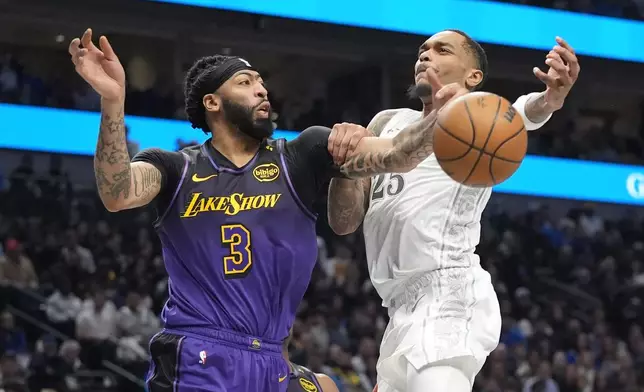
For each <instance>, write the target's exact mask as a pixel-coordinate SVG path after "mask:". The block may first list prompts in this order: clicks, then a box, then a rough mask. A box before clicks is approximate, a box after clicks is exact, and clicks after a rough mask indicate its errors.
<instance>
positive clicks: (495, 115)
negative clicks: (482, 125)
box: [463, 98, 501, 184]
mask: <svg viewBox="0 0 644 392" xmlns="http://www.w3.org/2000/svg"><path fill="white" fill-rule="evenodd" d="M463 103H464V104H465V110H466V111H467V115H468V117H469V118H470V122H471V123H472V130H473V131H474V134H475V135H476V130H475V129H474V119H473V118H472V112H471V111H470V105H468V104H467V101H463ZM500 111H501V98H499V102H498V104H497V106H496V113H494V121H492V127H491V128H490V132H488V134H487V138H485V143H483V147H481V150H479V156H478V157H477V158H476V161H475V162H474V165H472V169H471V170H470V174H468V175H467V177H465V180H463V182H467V180H469V179H470V177H472V174H474V170H475V169H476V165H478V164H479V162H480V161H481V157H482V156H483V151H485V147H486V146H487V144H488V143H489V141H490V138H491V137H492V133H493V132H494V128H495V127H496V120H497V119H498V118H499V112H500ZM492 182H493V183H494V184H496V179H495V178H494V176H492Z"/></svg>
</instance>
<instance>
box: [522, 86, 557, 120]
mask: <svg viewBox="0 0 644 392" xmlns="http://www.w3.org/2000/svg"><path fill="white" fill-rule="evenodd" d="M524 110H525V116H526V117H527V118H528V120H530V121H532V122H534V123H541V122H544V121H546V119H547V118H548V116H549V115H550V114H552V108H550V107H548V105H547V104H546V95H545V94H544V93H541V94H539V95H537V96H535V97H532V98H530V99H529V100H528V102H526V103H525V109H524Z"/></svg>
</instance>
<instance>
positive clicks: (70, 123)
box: [0, 0, 644, 392]
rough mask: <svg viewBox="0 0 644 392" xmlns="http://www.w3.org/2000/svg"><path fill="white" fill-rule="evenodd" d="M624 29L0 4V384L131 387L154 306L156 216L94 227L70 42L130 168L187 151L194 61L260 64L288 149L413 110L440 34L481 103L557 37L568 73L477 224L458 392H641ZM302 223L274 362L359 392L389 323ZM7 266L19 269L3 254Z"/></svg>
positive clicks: (635, 157)
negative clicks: (470, 66) (479, 343)
mask: <svg viewBox="0 0 644 392" xmlns="http://www.w3.org/2000/svg"><path fill="white" fill-rule="evenodd" d="M170 3H172V4H170ZM190 3H192V5H191V4H190ZM511 3H517V4H511ZM566 10H567V11H566ZM597 15H599V16H597ZM643 15H644V1H642V0H620V1H609V0H604V1H594V0H567V1H566V0H554V1H549V0H532V1H530V0H524V1H516V2H487V1H476V0H432V1H420V0H396V1H393V0H371V1H367V0H353V1H344V2H341V1H338V0H327V1H322V0H290V1H259V0H244V1H242V0H173V1H169V2H159V1H151V0H150V1H144V0H139V1H135V0H113V1H103V0H95V1H91V2H81V1H72V0H57V1H56V2H52V1H46V0H40V1H36V0H22V1H18V0H0V148H1V150H0V185H1V186H0V244H1V246H2V248H0V249H2V252H0V308H1V309H2V310H1V312H2V314H1V316H0V324H1V325H0V356H1V359H0V385H1V386H2V388H3V389H4V390H5V391H12V392H18V391H41V390H46V389H47V390H55V391H102V390H105V391H107V390H114V391H117V390H118V391H139V390H143V388H144V384H143V381H142V380H143V377H144V375H145V371H146V369H147V363H146V361H147V340H148V338H149V337H150V336H151V335H152V334H154V333H155V332H156V331H158V329H159V319H158V314H159V311H160V307H161V306H162V304H163V302H164V300H165V298H166V275H165V271H164V267H163V264H162V260H161V259H160V256H159V255H160V252H159V244H158V241H157V238H156V235H155V233H154V231H153V230H152V227H151V224H150V223H151V221H152V219H153V212H152V211H151V210H148V209H139V210H134V211H128V212H122V213H116V214H110V213H107V212H106V211H105V210H104V208H103V207H102V205H101V204H100V201H99V200H98V198H97V197H96V191H95V186H94V178H93V172H92V164H91V154H92V152H93V150H94V147H95V142H96V137H97V134H98V123H99V116H98V114H97V113H96V111H97V110H98V109H99V103H100V102H99V98H98V97H97V96H96V95H95V94H94V93H93V91H91V89H89V88H88V86H86V85H85V83H84V82H83V81H82V80H81V78H80V77H78V76H77V75H76V74H75V73H74V69H73V66H72V64H71V62H70V59H69V55H68V54H67V45H68V43H69V41H70V40H71V39H72V38H73V37H76V36H79V35H80V34H82V32H83V31H84V30H85V28H87V27H92V28H93V29H94V31H95V35H98V34H105V35H108V36H109V37H110V40H111V41H112V45H113V46H114V48H115V50H116V51H117V53H118V54H119V56H120V58H121V61H122V62H123V64H124V66H125V67H126V71H127V76H128V96H127V100H126V111H127V115H128V117H126V121H127V123H128V126H129V131H130V132H129V141H130V143H129V144H130V148H131V152H134V151H136V150H139V149H141V148H147V147H152V146H159V147H163V148H169V149H178V148H180V147H181V146H183V145H186V144H191V143H195V142H201V141H202V140H204V136H203V135H202V134H201V133H200V131H197V130H193V129H191V128H190V126H189V125H188V124H187V123H186V122H184V121H183V120H182V119H183V118H184V114H183V105H182V102H183V97H182V88H181V82H182V80H183V75H184V72H185V71H186V70H187V68H188V67H189V66H190V64H191V63H192V62H193V61H194V60H195V59H196V58H197V57H200V56H203V55H208V54H214V53H222V54H234V55H239V56H242V57H244V58H245V59H247V60H249V61H250V62H251V63H253V65H255V66H256V67H258V68H259V69H260V70H261V71H262V73H263V75H264V77H265V79H266V80H267V82H268V84H269V89H270V93H271V97H272V98H271V100H272V102H273V104H274V107H275V108H276V111H277V112H278V113H279V118H278V120H277V123H278V128H279V129H280V133H279V135H280V136H285V137H292V136H293V135H294V134H295V133H296V132H298V131H299V130H301V129H303V128H305V127H307V126H309V125H313V124H321V125H328V126H331V125H333V124H334V123H336V122H341V121H349V122H355V123H359V124H363V125H366V124H367V123H368V122H369V120H370V119H371V117H372V116H373V115H374V114H375V113H376V112H378V111H379V110H381V109H384V108H394V107H413V108H416V107H417V103H416V102H410V101H409V100H408V99H407V98H406V95H405V91H406V89H407V87H408V86H409V84H410V83H411V82H412V74H413V72H412V67H413V63H414V61H415V56H416V52H417V48H418V46H419V45H420V43H422V41H423V40H424V39H425V38H426V37H427V36H429V35H431V34H432V33H434V32H436V31H439V30H441V29H443V28H459V29H462V30H464V31H466V32H468V33H470V34H472V35H473V36H474V38H475V39H478V40H480V41H481V43H483V44H484V47H485V49H486V50H487V52H488V56H489V62H490V66H491V73H490V79H489V81H488V83H487V85H486V87H485V90H488V91H493V92H496V93H498V94H501V95H503V96H505V97H507V98H508V99H515V98H516V97H518V96H519V95H521V94H522V93H527V92H529V91H541V90H542V89H543V86H542V85H541V84H540V82H539V81H538V80H537V79H536V78H535V77H534V76H533V74H532V67H533V66H541V67H542V69H545V66H544V65H543V61H544V56H545V54H546V53H547V51H548V50H549V49H550V48H551V46H552V45H554V44H555V42H554V38H555V36H556V35H560V36H562V37H564V38H565V39H567V40H568V41H569V42H570V44H571V45H572V46H573V47H575V48H576V49H577V51H578V54H580V63H581V66H582V73H581V76H580V78H579V81H578V83H577V84H576V85H575V87H574V89H573V91H572V94H571V96H570V97H569V98H568V100H567V101H566V105H565V107H564V109H563V110H561V111H559V112H557V113H556V114H555V115H554V117H553V118H552V120H551V121H550V122H549V123H548V124H547V125H546V126H545V127H544V129H542V130H540V131H537V132H534V133H532V134H531V135H530V142H529V151H530V154H531V155H530V156H529V157H528V158H527V159H526V161H525V163H524V165H523V166H522V167H521V169H520V170H519V171H518V172H517V173H516V175H515V176H514V177H513V178H512V179H510V180H509V181H508V182H507V183H505V184H503V185H501V186H500V187H498V188H497V189H496V192H495V193H494V195H493V197H492V200H491V202H490V205H489V206H488V208H487V210H486V213H485V215H484V218H483V230H482V240H481V244H480V245H479V247H478V253H479V254H480V255H481V260H482V263H483V265H484V266H485V268H486V269H487V270H488V271H489V272H490V273H491V274H492V276H493V279H494V282H495V286H496V289H497V292H498V295H499V298H500V300H501V308H502V313H503V321H504V325H503V332H502V339H501V340H502V343H501V344H500V346H499V347H498V348H497V350H496V351H495V352H494V353H493V354H492V355H491V357H490V358H489V359H488V361H487V364H486V366H485V368H484V369H483V371H482V372H481V374H480V375H479V376H478V378H477V380H476V386H475V390H476V391H487V392H497V391H521V390H522V391H526V392H538V391H548V392H551V391H552V392H554V391H557V390H559V391H562V392H563V391H583V392H591V391H597V392H600V391H601V392H604V391H641V390H643V389H642V388H644V336H643V335H642V326H643V325H644V324H643V321H644V305H643V304H642V297H643V294H644V265H643V264H642V263H643V262H644V222H643V220H642V211H643V209H642V205H644V167H643V166H638V165H642V164H643V161H644V151H643V146H644V145H643V139H644V99H643V95H642V93H643V92H644V77H643V76H642V72H641V70H642V62H644V50H642V45H641V42H642V37H644V22H643V21H642V19H643ZM289 18H290V19H289ZM282 131H283V132H282ZM318 209H319V213H320V216H321V217H322V218H321V219H319V224H318V234H319V247H320V254H319V260H318V265H317V267H316V269H315V272H314V276H313V279H312V282H311V285H310V287H309V290H308V292H307V294H306V297H305V300H304V301H303V303H302V305H301V309H300V311H299V313H298V318H297V321H296V323H295V325H294V339H293V342H292V344H291V347H290V353H291V358H292V360H293V361H294V362H297V363H299V364H302V365H306V366H308V367H310V368H312V369H313V370H315V371H318V372H323V373H326V374H329V375H331V376H332V377H333V378H334V379H335V380H336V382H337V383H338V385H339V387H340V390H341V391H344V392H349V391H371V389H372V388H373V386H374V382H375V363H376V359H377V355H378V344H379V341H380V338H381V334H382V332H383V330H384V327H385V325H386V312H385V311H384V310H383V309H382V308H381V306H380V301H379V300H378V296H377V295H376V293H375V292H374V290H373V288H372V286H371V284H370V282H369V280H368V276H367V270H366V263H365V260H364V249H363V241H362V238H361V235H360V233H359V232H358V234H355V235H351V236H346V237H337V236H335V235H333V234H332V232H331V230H330V229H329V227H328V225H327V223H326V219H324V217H325V216H326V211H325V201H324V200H320V203H319V206H318ZM16 254H18V255H19V257H20V260H21V263H20V264H19V265H18V266H16V264H15V263H13V262H12V261H10V260H8V258H7V257H6V256H7V255H16ZM12 263H13V264H12ZM101 304H102V306H100V305H101ZM97 305H99V306H98V308H100V309H101V311H100V312H95V309H96V308H97Z"/></svg>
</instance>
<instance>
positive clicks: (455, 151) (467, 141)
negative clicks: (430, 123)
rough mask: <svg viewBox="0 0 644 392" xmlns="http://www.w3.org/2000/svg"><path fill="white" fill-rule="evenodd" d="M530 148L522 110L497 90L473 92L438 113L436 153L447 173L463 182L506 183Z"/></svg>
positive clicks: (484, 185)
mask: <svg viewBox="0 0 644 392" xmlns="http://www.w3.org/2000/svg"><path fill="white" fill-rule="evenodd" d="M527 149H528V134H527V132H526V129H525V125H524V123H523V119H522V118H521V115H520V114H519V113H517V112H516V110H515V109H514V108H513V107H512V104H511V103H510V102H509V101H508V100H507V99H505V98H503V97H500V96H498V95H496V94H492V93H487V92H474V93H469V94H466V95H464V96H462V97H459V98H456V99H454V100H453V101H451V102H449V103H447V105H446V106H445V107H443V108H442V109H441V110H440V112H439V113H438V120H437V123H436V127H435V133H434V154H435V156H436V159H437V160H438V163H439V164H440V166H441V168H442V169H443V170H444V171H445V173H447V174H448V175H449V176H450V177H451V178H452V179H454V180H455V181H458V182H460V183H461V184H464V185H468V186H473V187H488V186H493V185H496V184H500V183H502V182H503V181H505V180H507V179H508V178H510V176H512V174H514V172H516V170H517V169H518V168H519V166H520V165H521V162H522V161H523V158H524V157H525V155H526V152H527Z"/></svg>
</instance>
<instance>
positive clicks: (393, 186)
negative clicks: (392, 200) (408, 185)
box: [371, 174, 405, 200]
mask: <svg viewBox="0 0 644 392" xmlns="http://www.w3.org/2000/svg"><path fill="white" fill-rule="evenodd" d="M386 177H389V178H387V180H388V181H387V182H388V184H387V187H386V188H387V189H386V191H387V195H389V196H396V195H397V194H399V193H400V192H402V190H403V188H404V187H405V179H404V178H403V176H401V175H400V174H381V175H379V176H378V177H376V184H375V185H374V187H373V194H372V195H371V200H378V199H382V198H383V197H385V184H383V183H384V182H385V179H386Z"/></svg>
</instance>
